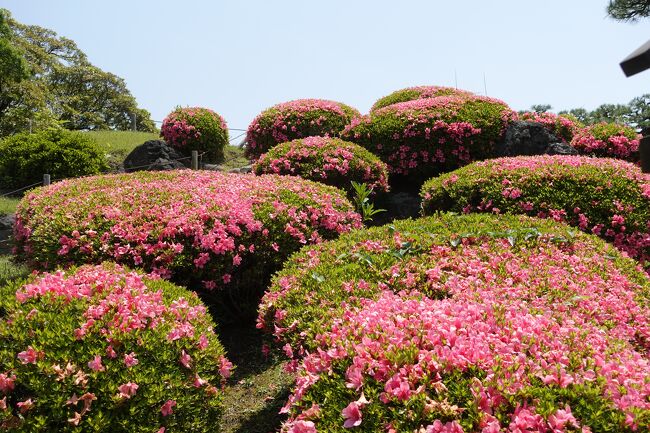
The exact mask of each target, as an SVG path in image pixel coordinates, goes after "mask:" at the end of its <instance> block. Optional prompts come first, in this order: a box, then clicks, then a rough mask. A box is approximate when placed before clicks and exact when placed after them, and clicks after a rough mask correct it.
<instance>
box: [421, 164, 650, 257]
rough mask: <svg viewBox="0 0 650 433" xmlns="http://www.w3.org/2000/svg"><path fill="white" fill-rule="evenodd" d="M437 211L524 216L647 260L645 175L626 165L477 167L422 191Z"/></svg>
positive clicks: (427, 205)
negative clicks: (574, 230) (560, 224)
mask: <svg viewBox="0 0 650 433" xmlns="http://www.w3.org/2000/svg"><path fill="white" fill-rule="evenodd" d="M421 196H422V198H423V202H422V209H423V213H424V214H425V215H427V214H432V213H434V212H436V211H439V210H443V211H454V212H464V213H469V212H490V213H506V214H525V215H530V216H537V217H540V218H551V219H553V220H556V221H562V222H566V223H568V224H570V225H573V226H575V227H578V228H580V230H583V231H585V232H588V233H593V234H596V235H598V236H601V237H602V238H603V239H605V240H607V241H609V242H611V243H613V244H614V245H615V246H616V247H618V248H619V249H620V250H622V251H625V252H626V253H627V254H629V255H630V256H631V257H634V258H636V259H637V260H639V261H640V262H642V263H646V264H647V262H648V260H649V259H650V175H648V174H643V173H641V170H640V169H639V168H638V167H637V166H635V165H633V164H630V163H627V162H623V161H620V160H615V159H604V158H589V157H579V156H534V157H517V158H500V159H494V160H489V161H483V162H477V163H475V164H472V165H470V166H467V167H463V168H461V169H459V170H457V171H455V172H453V173H447V174H444V175H442V176H439V177H437V178H434V179H431V180H429V181H428V182H426V183H425V184H424V185H423V186H422V191H421Z"/></svg>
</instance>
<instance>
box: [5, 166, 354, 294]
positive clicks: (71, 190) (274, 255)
mask: <svg viewBox="0 0 650 433" xmlns="http://www.w3.org/2000/svg"><path fill="white" fill-rule="evenodd" d="M52 221H55V222H56V223H55V224H54V225H53V224H52ZM360 226H361V222H360V216H359V215H358V214H357V213H356V212H354V211H353V208H352V205H351V204H350V203H349V201H348V200H347V199H346V198H345V196H344V194H343V193H342V192H340V191H338V190H336V189H334V188H331V187H327V186H325V185H321V184H317V183H315V182H309V181H306V180H302V179H296V178H289V177H281V176H275V175H265V176H250V175H235V174H222V173H215V172H207V171H191V170H183V171H174V172H166V173H161V172H158V173H144V172H140V173H134V174H130V175H112V176H100V177H92V178H85V179H78V180H67V181H62V182H59V183H56V184H54V185H52V186H50V187H49V188H47V189H41V190H37V191H36V192H33V193H31V194H29V195H28V196H27V197H26V198H25V199H24V200H23V202H22V204H21V206H20V209H19V211H18V213H17V218H16V226H15V238H16V241H17V252H18V253H19V254H20V255H21V256H22V257H23V258H26V259H27V260H29V261H30V262H31V264H32V265H33V266H38V267H40V268H52V267H54V266H56V265H57V264H62V265H70V264H75V263H87V262H98V261H102V260H105V259H110V260H113V261H115V262H118V263H124V264H128V265H130V266H135V267H140V268H144V269H145V270H147V271H150V272H154V273H156V274H158V275H160V276H162V277H164V278H174V279H175V280H178V281H191V282H201V281H203V284H204V286H205V287H207V288H214V287H222V286H224V285H226V284H228V282H229V281H230V280H231V277H232V274H233V273H234V272H237V271H238V270H239V269H240V268H242V267H243V268H246V266H249V267H250V266H253V267H255V266H257V262H256V260H257V257H265V258H264V259H263V260H265V261H268V262H269V263H277V262H279V261H281V260H278V258H279V257H286V256H287V255H288V254H290V253H291V252H293V251H295V250H296V249H298V248H299V247H300V246H302V245H304V244H308V243H317V242H320V241H321V240H322V239H330V238H333V237H336V236H337V235H338V234H339V233H343V232H347V231H350V230H351V229H353V228H357V227H360Z"/></svg>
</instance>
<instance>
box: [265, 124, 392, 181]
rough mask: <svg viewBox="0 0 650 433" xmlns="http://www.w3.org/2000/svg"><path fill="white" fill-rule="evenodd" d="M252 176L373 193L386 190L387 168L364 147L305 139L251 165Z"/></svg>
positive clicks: (334, 140) (279, 147) (280, 146)
mask: <svg viewBox="0 0 650 433" xmlns="http://www.w3.org/2000/svg"><path fill="white" fill-rule="evenodd" d="M253 172H254V173H255V174H257V175H261V174H269V173H270V174H287V175H294V176H300V177H302V178H304V179H309V180H314V181H317V182H322V183H324V184H327V185H332V186H335V187H337V188H341V189H343V190H345V191H348V192H351V191H352V186H351V184H350V182H351V181H354V182H358V183H365V184H367V185H368V186H369V187H371V188H373V189H374V190H375V191H387V190H388V168H387V167H386V164H384V163H383V162H381V161H380V160H379V158H377V157H376V156H375V155H373V154H372V153H370V152H368V151H367V150H366V149H364V148H363V147H361V146H359V145H357V144H354V143H350V142H349V141H343V140H341V139H338V138H329V137H307V138H303V139H297V140H293V141H289V142H286V143H281V144H278V145H277V146H275V147H273V148H272V149H271V150H269V151H268V152H267V153H265V154H263V155H262V156H261V157H260V159H259V160H258V161H257V162H256V163H255V164H254V165H253Z"/></svg>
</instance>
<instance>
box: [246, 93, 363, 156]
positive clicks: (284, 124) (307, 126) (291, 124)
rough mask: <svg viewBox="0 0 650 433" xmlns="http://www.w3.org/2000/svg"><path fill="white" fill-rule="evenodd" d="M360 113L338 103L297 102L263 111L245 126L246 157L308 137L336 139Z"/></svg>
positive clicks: (320, 101) (318, 101) (322, 101)
mask: <svg viewBox="0 0 650 433" xmlns="http://www.w3.org/2000/svg"><path fill="white" fill-rule="evenodd" d="M359 116H360V114H359V112H358V111H357V110H356V109H354V108H352V107H350V106H348V105H345V104H343V103H341V102H335V101H327V100H324V99H297V100H295V101H289V102H283V103H281V104H277V105H274V106H273V107H271V108H267V109H266V110H264V111H262V112H261V113H260V114H259V115H258V116H257V117H256V118H255V119H253V122H251V124H250V125H249V126H248V131H247V132H246V149H245V153H246V156H247V157H249V158H251V159H257V158H259V157H260V155H262V154H263V153H264V152H266V151H268V150H269V149H271V148H272V147H273V146H275V145H276V144H279V143H284V142H286V141H291V140H295V139H297V138H305V137H311V136H318V135H320V136H325V137H338V136H339V133H340V132H341V131H342V130H343V128H345V126H346V125H348V124H349V123H350V122H351V121H352V119H354V118H356V117H359Z"/></svg>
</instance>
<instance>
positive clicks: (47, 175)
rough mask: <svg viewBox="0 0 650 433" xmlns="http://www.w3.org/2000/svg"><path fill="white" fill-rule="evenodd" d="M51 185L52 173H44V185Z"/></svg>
mask: <svg viewBox="0 0 650 433" xmlns="http://www.w3.org/2000/svg"><path fill="white" fill-rule="evenodd" d="M49 185H50V175H49V174H44V175H43V186H49Z"/></svg>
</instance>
